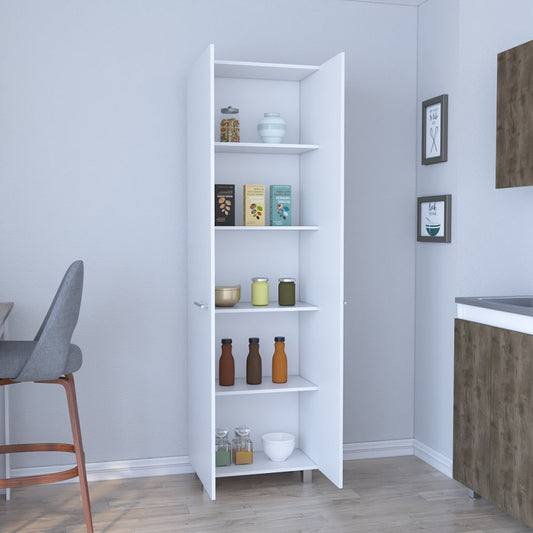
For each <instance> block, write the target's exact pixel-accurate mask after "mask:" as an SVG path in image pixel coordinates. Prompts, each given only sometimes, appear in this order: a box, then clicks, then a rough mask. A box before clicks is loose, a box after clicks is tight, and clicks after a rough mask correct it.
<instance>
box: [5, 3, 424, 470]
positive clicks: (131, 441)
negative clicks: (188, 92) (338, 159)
mask: <svg viewBox="0 0 533 533" xmlns="http://www.w3.org/2000/svg"><path fill="white" fill-rule="evenodd" d="M234 19H235V22H233V20H234ZM228 20H230V21H232V22H231V23H230V22H228ZM416 21H417V19H416V8H414V7H401V6H387V5H372V4H367V3H358V2H348V1H335V2H332V1H329V0H321V1H319V0H291V1H289V2H288V1H286V0H273V1H272V0H270V1H268V2H266V1H265V2H249V1H244V0H228V1H225V2H217V1H216V0H210V1H208V0H195V1H179V0H155V1H150V2H146V1H139V0H137V1H130V0H92V1H90V2H71V1H66V0H48V1H47V2H39V1H32V0H0V94H1V95H2V97H1V98H0V183H1V190H2V194H1V196H0V205H1V223H0V246H1V248H0V249H1V250H2V260H1V261H0V299H2V300H14V301H15V302H16V307H15V310H14V312H13V315H12V321H11V326H12V327H11V334H12V338H19V339H20V338H29V337H31V336H33V335H34V334H35V331H36V330H37V328H38V326H39V323H40V320H41V319H42V317H43V316H44V314H45V312H46V309H47V306H48V305H49V302H50V300H51V298H52V296H53V293H54V291H55V289H56V287H57V284H58V283H59V280H60V278H61V276H62V274H63V272H64V270H65V268H66V267H67V265H68V264H69V263H70V262H71V261H72V260H74V259H77V258H82V259H84V261H85V266H86V284H85V293H84V300H83V308H82V313H81V317H80V322H79V326H78V329H77V331H76V333H75V338H74V341H75V342H76V343H78V344H79V345H80V346H81V347H82V349H83V351H84V357H85V361H84V366H83V368H82V370H81V371H80V372H79V373H78V374H77V383H78V393H79V404H80V414H81V419H82V427H83V432H84V441H85V448H86V453H87V460H88V461H89V462H94V461H112V460H119V459H134V458H146V457H164V456H176V455H185V454H187V446H186V442H187V428H186V415H185V413H186V409H187V405H186V397H187V395H186V387H187V383H186V380H185V375H186V372H185V346H186V338H185V336H186V323H185V320H186V314H185V303H184V301H185V288H186V280H185V267H186V254H187V250H186V247H185V228H186V224H187V218H186V213H185V211H184V210H185V202H184V187H185V147H184V138H185V123H184V120H185V112H184V109H185V105H186V103H185V91H184V87H185V78H186V73H187V70H188V68H189V66H190V65H191V64H192V62H193V61H194V59H195V58H196V57H197V56H198V55H199V54H200V53H201V52H202V51H203V49H204V48H205V47H206V46H207V45H208V44H209V43H211V42H213V43H215V44H216V50H217V56H218V57H219V58H229V59H238V60H259V61H279V62H291V63H310V64H317V63H321V62H322V61H325V60H326V59H328V58H329V57H331V56H332V55H334V54H336V53H338V52H339V51H342V50H344V51H345V52H346V57H347V76H346V80H347V88H346V103H347V116H346V193H347V203H346V213H347V218H346V236H347V237H346V290H347V295H346V296H347V300H348V305H347V309H346V356H345V362H346V387H345V389H346V406H345V422H346V423H345V441H346V442H360V441H365V440H383V439H396V438H404V437H411V436H412V432H413V393H412V391H413V364H414V363H413V347H414V297H413V287H414V274H413V273H414V243H413V239H412V233H413V227H414V209H413V205H414V201H413V198H414V191H415V184H414V178H413V176H414V172H415V153H414V149H413V141H412V139H413V138H414V136H415V133H416V120H415V118H416V106H415V99H416V98H415V94H416V38H417V35H416ZM235 104H238V102H237V103H235ZM324 112H327V101H326V102H324ZM324 179H325V180H327V176H324ZM194 216H197V215H196V214H192V215H191V216H190V220H191V221H192V223H194ZM324 356H325V357H327V354H324ZM31 387H32V386H29V385H20V386H17V387H14V388H13V390H12V393H13V394H12V398H13V401H12V405H13V429H12V431H13V437H14V439H17V440H21V441H26V440H41V439H42V440H43V441H46V440H48V439H51V440H52V441H59V440H62V439H68V438H69V434H68V432H69V429H68V424H67V422H66V409H65V408H64V407H63V397H62V392H61V391H60V390H57V391H55V390H51V389H50V388H48V387H46V386H42V387H41V389H42V390H39V391H38V392H36V391H35V389H37V388H38V387H36V386H33V388H31ZM26 392H27V393H26ZM50 402H51V403H50ZM56 412H57V413H61V414H64V415H65V420H58V421H57V422H56V421H55V420H56V418H52V417H53V416H55V414H56ZM51 420H54V422H53V423H50V424H49V421H51ZM16 461H18V462H16V463H15V464H16V465H17V464H19V465H20V464H27V465H30V464H44V462H45V459H44V458H42V457H38V458H35V459H29V458H24V459H22V458H16ZM22 461H25V462H22ZM56 461H57V458H54V459H53V460H52V462H56Z"/></svg>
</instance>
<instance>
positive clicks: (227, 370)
mask: <svg viewBox="0 0 533 533" xmlns="http://www.w3.org/2000/svg"><path fill="white" fill-rule="evenodd" d="M218 382H219V383H220V385H224V386H230V385H234V384H235V360H234V359H233V355H232V354H231V339H222V355H221V356H220V360H219V362H218Z"/></svg>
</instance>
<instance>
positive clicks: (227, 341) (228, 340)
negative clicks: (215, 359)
mask: <svg viewBox="0 0 533 533" xmlns="http://www.w3.org/2000/svg"><path fill="white" fill-rule="evenodd" d="M222 344H231V339H222Z"/></svg>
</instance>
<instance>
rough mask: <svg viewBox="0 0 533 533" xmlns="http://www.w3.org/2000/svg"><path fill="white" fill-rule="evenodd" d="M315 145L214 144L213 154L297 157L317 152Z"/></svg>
mask: <svg viewBox="0 0 533 533" xmlns="http://www.w3.org/2000/svg"><path fill="white" fill-rule="evenodd" d="M318 148H319V147H318V145H317V144H283V143H281V144H275V143H244V142H242V143H226V142H223V143H222V142H215V152H217V153H233V154H279V155H298V154H304V153H305V152H312V151H313V150H318Z"/></svg>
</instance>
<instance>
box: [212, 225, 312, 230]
mask: <svg viewBox="0 0 533 533" xmlns="http://www.w3.org/2000/svg"><path fill="white" fill-rule="evenodd" d="M316 230H318V226H215V231H316Z"/></svg>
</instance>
